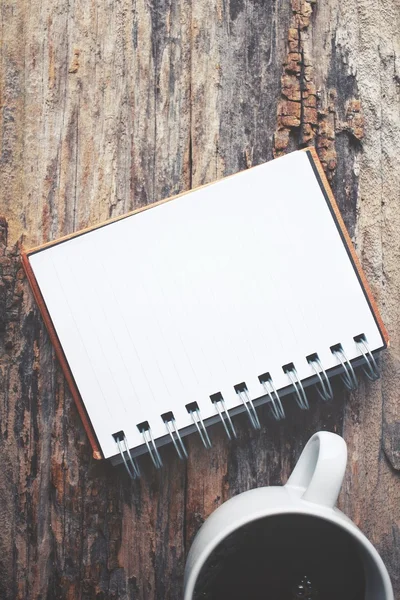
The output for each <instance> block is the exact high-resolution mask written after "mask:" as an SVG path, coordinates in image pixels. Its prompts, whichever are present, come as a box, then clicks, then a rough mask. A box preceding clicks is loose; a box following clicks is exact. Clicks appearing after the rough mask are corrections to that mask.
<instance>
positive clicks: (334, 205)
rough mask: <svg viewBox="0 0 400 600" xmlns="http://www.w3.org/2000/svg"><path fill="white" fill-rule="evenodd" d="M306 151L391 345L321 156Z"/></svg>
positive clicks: (387, 342)
mask: <svg viewBox="0 0 400 600" xmlns="http://www.w3.org/2000/svg"><path fill="white" fill-rule="evenodd" d="M304 151H305V152H307V153H308V154H309V157H310V158H311V160H312V162H313V163H314V166H315V168H316V169H317V171H318V174H319V176H320V179H321V183H322V185H323V187H324V190H325V192H326V195H327V198H328V200H329V203H330V205H331V207H332V210H333V212H334V214H335V217H336V221H337V224H338V225H339V227H340V230H341V232H342V235H343V238H344V241H345V243H346V246H347V249H348V251H349V252H350V254H351V258H352V260H353V264H354V267H355V269H356V271H357V273H358V277H359V279H360V282H361V284H362V287H363V288H364V291H365V294H366V296H367V298H368V301H369V304H370V307H371V310H372V312H373V314H374V316H375V320H376V323H377V325H378V329H379V330H380V333H381V336H382V338H383V340H384V342H385V344H386V346H387V347H389V345H390V340H389V334H388V331H387V329H386V327H385V325H384V323H383V320H382V317H381V315H380V312H379V308H378V305H377V303H376V300H375V298H374V296H373V294H372V290H371V287H370V285H369V283H368V280H367V278H366V276H365V273H364V270H363V268H362V265H361V262H360V259H359V257H358V255H357V252H356V250H355V248H354V245H353V242H352V241H351V238H350V235H349V232H348V231H347V228H346V225H345V223H344V221H343V217H342V214H341V212H340V210H339V207H338V205H337V202H336V200H335V197H334V195H333V192H332V189H331V186H330V185H329V182H328V179H327V177H326V175H325V171H324V169H323V167H322V164H321V161H320V160H319V156H318V154H317V151H316V149H315V148H314V147H312V146H310V147H309V148H304Z"/></svg>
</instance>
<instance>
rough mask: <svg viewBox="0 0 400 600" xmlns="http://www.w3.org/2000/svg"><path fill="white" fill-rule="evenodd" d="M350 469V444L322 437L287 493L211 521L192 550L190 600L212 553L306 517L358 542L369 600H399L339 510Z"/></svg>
mask: <svg viewBox="0 0 400 600" xmlns="http://www.w3.org/2000/svg"><path fill="white" fill-rule="evenodd" d="M346 463H347V447H346V443H345V441H344V440H343V438H341V437H340V436H338V435H336V434H334V433H328V432H326V431H320V432H319V433H316V434H315V435H313V436H312V438H311V439H310V440H309V442H308V443H307V445H306V447H305V448H304V450H303V452H302V454H301V456H300V458H299V461H298V463H297V465H296V467H295V469H294V471H293V473H292V475H291V476H290V477H289V480H288V482H287V483H286V485H284V486H283V487H264V488H258V489H254V490H250V491H248V492H244V493H243V494H239V495H238V496H235V497H234V498H231V499H230V500H228V501H227V502H225V503H224V504H222V506H220V507H219V508H218V509H217V510H216V511H215V512H214V513H212V515H211V516H210V517H209V518H208V519H207V520H206V521H205V523H204V524H203V525H202V527H201V529H200V530H199V532H198V533H197V535H196V537H195V539H194V541H193V544H192V547H191V549H190V552H189V555H188V558H187V562H186V568H185V580H184V600H192V598H193V593H194V589H195V585H196V581H197V579H198V576H199V574H200V571H201V568H202V567H203V565H204V563H205V562H206V560H207V558H208V557H209V556H210V554H211V553H212V551H213V550H214V549H215V548H216V547H217V546H218V544H220V542H221V541H222V540H223V539H225V538H226V537H227V536H228V535H230V534H231V533H233V532H234V531H235V530H236V529H239V528H240V527H242V526H244V525H246V524H247V523H250V522H251V521H256V520H257V519H262V518H265V517H270V516H273V515H284V514H291V515H293V514H301V515H309V516H314V517H319V518H321V519H324V520H326V521H329V522H330V523H332V524H334V525H337V526H338V527H340V528H341V529H343V530H345V531H347V532H348V533H349V534H350V535H351V536H352V537H353V539H354V541H356V542H357V545H358V548H359V552H360V556H361V558H362V561H363V564H364V571H365V581H366V591H365V600H394V597H393V590H392V585H391V583H390V578H389V575H388V572H387V570H386V567H385V565H384V564H383V561H382V559H381V557H380V556H379V554H378V552H377V551H376V550H375V548H374V547H373V545H372V544H371V542H369V541H368V539H367V538H366V537H365V535H363V534H362V533H361V531H360V530H359V529H358V528H357V527H356V525H354V523H353V522H352V521H350V519H349V518H348V517H346V515H344V514H343V513H342V512H341V511H339V510H338V509H337V508H335V503H336V500H337V497H338V495H339V491H340V487H341V485H342V480H343V476H344V472H345V469H346Z"/></svg>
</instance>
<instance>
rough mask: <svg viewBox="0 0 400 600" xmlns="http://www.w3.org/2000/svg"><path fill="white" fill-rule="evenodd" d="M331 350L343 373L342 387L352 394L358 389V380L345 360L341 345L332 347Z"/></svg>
mask: <svg viewBox="0 0 400 600" xmlns="http://www.w3.org/2000/svg"><path fill="white" fill-rule="evenodd" d="M331 350H332V352H333V354H334V355H335V356H336V358H337V359H338V361H339V362H340V364H341V365H342V367H343V369H344V373H343V375H341V378H342V381H343V383H344V385H345V386H346V388H347V389H348V390H349V391H350V392H353V391H354V390H356V389H357V388H358V380H357V377H356V374H355V372H354V369H353V365H352V364H351V362H350V361H349V359H348V358H347V356H346V354H345V351H344V350H343V348H342V345H341V344H338V345H337V346H334V347H332V348H331Z"/></svg>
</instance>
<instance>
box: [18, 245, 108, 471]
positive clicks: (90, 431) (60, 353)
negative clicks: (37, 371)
mask: <svg viewBox="0 0 400 600" xmlns="http://www.w3.org/2000/svg"><path fill="white" fill-rule="evenodd" d="M21 260H22V266H23V268H24V271H25V274H26V277H27V279H28V281H29V284H30V287H31V290H32V293H33V296H34V298H35V301H36V304H37V306H38V307H39V310H40V313H41V315H42V318H43V321H44V324H45V326H46V329H47V332H48V334H49V337H50V341H51V343H52V345H53V347H54V350H55V353H56V356H57V358H58V361H59V363H60V365H61V369H62V371H63V373H64V377H65V379H66V380H67V383H68V386H69V389H70V391H71V395H72V397H73V399H74V402H75V405H76V407H77V409H78V413H79V416H80V418H81V420H82V423H83V426H84V428H85V430H86V434H87V436H88V438H89V442H90V445H91V446H92V450H93V458H94V459H96V460H101V459H102V458H104V456H103V453H102V451H101V448H100V445H99V442H98V441H97V437H96V434H95V433H94V428H93V425H92V423H91V421H90V419H89V416H88V414H87V412H86V408H85V405H84V402H83V400H82V398H81V395H80V393H79V390H78V387H77V385H76V383H75V380H74V377H73V376H72V373H71V370H70V367H69V365H68V362H67V359H66V357H65V354H64V350H63V348H62V346H61V343H60V340H59V339H58V335H57V332H56V330H55V327H54V325H53V321H52V319H51V316H50V313H49V311H48V310H47V306H46V302H45V300H44V298H43V296H42V293H41V291H40V288H39V284H38V282H37V280H36V277H35V274H34V272H33V269H32V266H31V264H30V262H29V256H28V254H27V253H26V252H23V253H22V254H21Z"/></svg>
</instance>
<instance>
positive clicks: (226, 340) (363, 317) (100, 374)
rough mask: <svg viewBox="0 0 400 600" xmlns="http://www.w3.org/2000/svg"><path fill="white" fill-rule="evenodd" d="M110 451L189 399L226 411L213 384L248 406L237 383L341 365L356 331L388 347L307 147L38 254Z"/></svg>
mask: <svg viewBox="0 0 400 600" xmlns="http://www.w3.org/2000/svg"><path fill="white" fill-rule="evenodd" d="M29 260H30V264H31V266H32V269H33V271H34V274H35V276H36V279H37V282H38V285H39V287H40V290H41V293H42V295H43V298H44V300H45V303H46V305H47V309H48V311H49V313H50V316H51V318H52V321H53V324H54V327H55V329H56V332H57V335H58V337H59V340H60V343H61V345H62V347H63V350H64V353H65V356H66V359H67V361H68V364H69V366H70V369H71V371H72V374H73V376H74V378H75V382H76V384H77V387H78V389H79V391H80V394H81V396H82V399H83V402H84V404H85V406H86V409H87V412H88V414H89V417H90V420H91V422H92V424H93V427H94V430H95V432H96V435H97V437H98V440H99V443H100V445H101V448H102V451H103V453H104V456H105V457H110V456H113V455H115V454H116V453H117V450H116V445H115V441H114V439H113V437H112V434H113V433H116V432H118V431H120V430H123V431H124V432H125V434H126V436H127V438H128V441H129V445H130V446H131V447H132V448H135V447H137V446H139V445H142V444H143V438H142V435H141V434H140V432H139V431H138V428H137V424H138V423H141V422H143V421H148V422H149V424H150V426H151V429H152V433H153V436H154V437H155V438H157V437H161V436H164V435H165V434H166V433H167V431H166V428H165V424H164V423H163V421H162V419H161V415H162V414H163V413H166V412H169V411H172V412H173V413H174V415H175V418H176V421H177V424H178V426H179V427H185V426H188V425H190V424H191V418H190V415H189V414H188V412H187V409H186V405H187V404H189V403H191V402H197V403H198V405H199V407H200V410H201V414H202V417H203V418H204V419H206V418H207V417H210V416H214V415H215V414H216V408H215V406H214V405H213V404H212V402H211V400H210V395H212V394H214V393H216V392H221V394H222V395H223V397H224V399H225V402H226V404H227V406H228V408H233V407H235V406H237V405H240V404H241V402H240V399H239V398H238V397H237V394H236V393H235V390H234V385H236V384H239V383H242V382H245V383H246V385H247V388H248V390H249V394H250V396H251V397H252V398H257V397H260V396H263V395H264V392H263V389H262V386H261V384H260V383H259V380H258V376H259V375H261V374H263V373H265V372H269V373H270V374H271V376H272V378H273V381H274V383H275V385H276V387H277V388H278V389H279V388H282V387H285V386H287V385H289V384H290V380H289V379H288V376H287V374H285V373H284V371H283V369H282V366H283V365H285V364H288V363H294V365H295V367H296V369H297V372H298V374H299V376H300V378H301V379H304V378H306V377H309V376H311V375H313V371H312V368H311V367H310V365H309V364H308V362H307V360H306V357H307V356H308V355H310V354H313V353H314V352H316V353H318V355H319V357H320V359H321V362H322V363H323V365H324V367H325V369H329V368H332V367H334V366H336V365H337V364H338V361H337V359H336V358H335V356H334V355H333V354H332V352H331V350H330V347H331V346H333V345H334V344H338V343H341V344H342V346H343V349H344V351H345V352H346V354H347V355H348V357H349V358H350V359H353V358H356V357H358V356H360V352H359V351H358V349H357V347H356V344H355V342H354V339H353V338H354V336H357V335H359V334H361V333H363V334H364V335H365V336H366V339H367V341H368V344H369V346H370V348H371V349H378V348H381V347H382V346H383V345H384V342H383V340H382V337H381V334H380V331H379V329H378V327H377V325H376V322H375V318H374V315H373V313H372V312H371V309H370V306H369V304H368V301H367V299H366V296H365V294H364V291H363V288H362V287H361V285H360V283H359V280H358V277H357V274H356V272H355V270H354V267H353V264H352V262H351V260H350V258H349V255H348V252H347V249H346V247H345V245H344V244H343V242H342V239H341V236H340V233H339V230H338V227H337V225H336V223H335V220H334V219H333V217H332V215H331V212H330V208H329V205H328V203H327V201H326V199H325V197H324V194H323V192H322V190H321V187H320V185H319V183H318V180H317V178H316V176H315V174H314V171H313V169H312V166H311V164H310V161H309V159H308V156H307V154H306V153H305V152H294V153H292V154H289V155H287V156H285V157H282V158H279V159H277V160H274V161H271V162H269V163H266V164H263V165H260V166H258V167H254V168H252V169H249V170H248V171H244V172H242V173H239V174H237V175H234V176H232V177H229V178H227V179H223V180H221V181H219V182H217V183H215V184H212V185H209V186H206V187H204V188H200V189H197V190H194V191H192V192H189V193H188V194H185V195H184V196H181V197H179V198H175V199H174V200H172V201H169V202H165V203H163V204H160V205H158V206H155V207H153V208H151V209H149V210H145V211H142V212H139V213H136V214H134V215H131V216H128V217H126V218H124V219H121V220H118V221H115V222H113V223H110V224H108V225H104V226H102V227H100V228H98V229H95V230H92V231H89V232H86V233H82V234H80V235H78V236H76V237H73V238H71V239H69V240H67V241H62V242H60V243H58V244H55V245H54V246H50V247H47V248H45V249H43V250H39V251H37V252H36V253H33V254H31V255H30V256H29Z"/></svg>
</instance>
